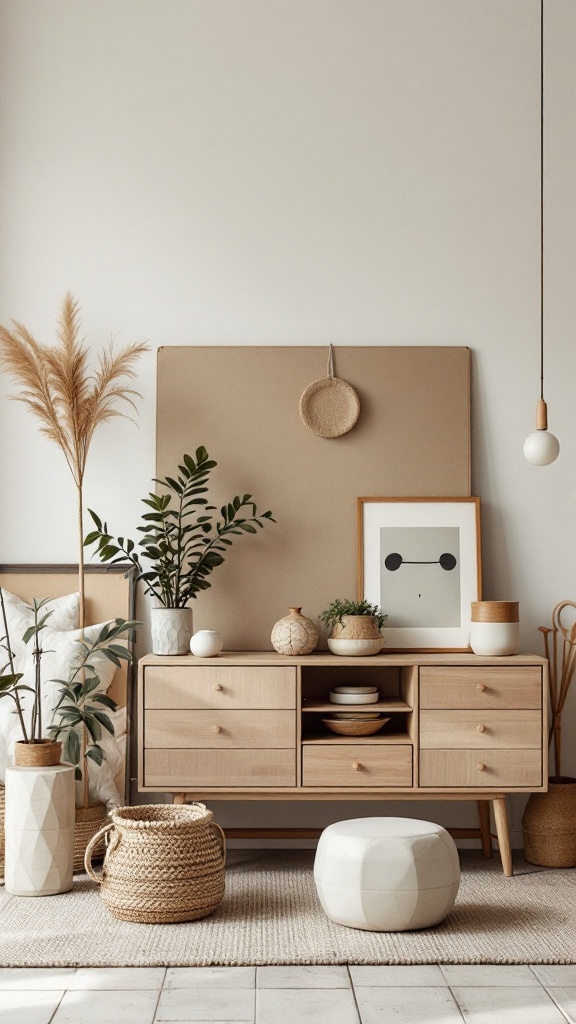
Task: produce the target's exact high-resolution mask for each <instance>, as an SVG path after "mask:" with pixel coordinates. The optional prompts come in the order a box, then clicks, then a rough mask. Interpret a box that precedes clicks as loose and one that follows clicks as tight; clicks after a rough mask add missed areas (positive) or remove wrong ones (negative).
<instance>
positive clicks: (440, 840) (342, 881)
mask: <svg viewBox="0 0 576 1024" xmlns="http://www.w3.org/2000/svg"><path fill="white" fill-rule="evenodd" d="M314 881H315V883H316V890H317V892H318V896H319V898H320V903H321V904H322V908H323V910H324V912H325V913H326V914H327V915H328V917H330V918H331V919H332V920H333V921H335V922H336V923H337V924H343V925H346V926H347V927H348V928H364V929H366V930H367V931H373V932H404V931H409V930H410V929H413V928H430V927H432V925H435V924H440V921H443V920H444V918H445V917H446V915H447V914H449V913H450V911H451V910H452V907H453V906H454V901H455V899H456V894H457V892H458V886H459V884H460V862H459V860H458V852H457V850H456V845H455V843H454V840H453V839H452V837H451V836H450V835H449V834H448V832H447V831H446V829H444V828H442V826H441V825H434V824H432V822H430V821H417V820H416V819H415V818H354V819H353V820H351V821H339V822H336V824H334V825H329V826H328V828H326V829H324V831H323V833H322V835H321V836H320V841H319V843H318V849H317V851H316V859H315V861H314Z"/></svg>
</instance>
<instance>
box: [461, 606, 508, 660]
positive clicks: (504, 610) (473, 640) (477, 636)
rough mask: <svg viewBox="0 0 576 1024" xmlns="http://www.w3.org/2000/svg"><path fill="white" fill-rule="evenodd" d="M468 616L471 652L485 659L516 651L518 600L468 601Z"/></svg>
mask: <svg viewBox="0 0 576 1024" xmlns="http://www.w3.org/2000/svg"><path fill="white" fill-rule="evenodd" d="M471 619H472V621H471V623H470V647H471V648H472V650H473V651H474V654H479V655H481V656H483V657H485V658H488V657H491V658H497V657H502V656H505V655H510V654H516V651H517V650H518V645H519V643H520V615H519V602H518V601H472V616H471Z"/></svg>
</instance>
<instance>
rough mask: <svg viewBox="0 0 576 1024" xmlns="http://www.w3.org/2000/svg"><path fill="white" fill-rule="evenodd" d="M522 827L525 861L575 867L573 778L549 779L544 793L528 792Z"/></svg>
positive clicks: (575, 796)
mask: <svg viewBox="0 0 576 1024" xmlns="http://www.w3.org/2000/svg"><path fill="white" fill-rule="evenodd" d="M522 827H523V829H524V856H525V858H526V860H527V861H528V863H529V864H539V865H540V866H542V867H547V868H574V867H576V779H571V778H564V779H561V780H558V781H556V780H555V779H550V780H549V783H548V792H547V793H532V794H531V796H530V799H529V801H528V803H527V804H526V810H525V811H524V817H523V818H522Z"/></svg>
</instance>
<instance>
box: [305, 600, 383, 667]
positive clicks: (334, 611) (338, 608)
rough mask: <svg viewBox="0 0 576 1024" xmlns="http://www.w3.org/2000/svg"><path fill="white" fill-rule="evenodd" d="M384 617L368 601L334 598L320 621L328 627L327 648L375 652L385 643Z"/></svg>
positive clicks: (354, 654)
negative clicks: (330, 630) (329, 631)
mask: <svg viewBox="0 0 576 1024" xmlns="http://www.w3.org/2000/svg"><path fill="white" fill-rule="evenodd" d="M386 619H387V616H386V615H384V613H383V612H382V609H381V608H378V606H377V605H372V604H369V603H368V601H341V600H340V599H339V598H336V600H335V601H332V603H331V604H329V605H328V607H327V608H325V609H324V611H323V612H321V613H320V620H321V621H322V622H323V623H324V625H325V626H328V627H331V628H332V632H331V633H330V636H329V637H328V647H329V648H330V650H331V651H332V653H333V654H340V655H344V656H347V657H362V656H365V655H370V654H378V651H380V650H381V649H382V647H383V646H384V638H383V637H382V634H381V632H380V630H381V629H382V626H383V625H384V623H385V621H386Z"/></svg>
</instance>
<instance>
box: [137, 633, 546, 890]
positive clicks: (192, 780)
mask: <svg viewBox="0 0 576 1024" xmlns="http://www.w3.org/2000/svg"><path fill="white" fill-rule="evenodd" d="M345 684H358V685H361V684H362V685H367V684H372V685H376V686H378V687H379V689H380V691H381V697H380V699H379V702H378V704H374V705H370V707H369V708H368V707H367V706H366V705H364V706H363V707H364V710H380V711H382V712H385V713H386V714H387V715H389V716H390V720H389V722H388V723H387V725H386V726H385V727H384V729H383V730H382V731H380V732H379V733H377V734H376V735H374V736H367V737H362V738H359V739H356V738H354V739H352V738H348V737H343V736H338V735H335V734H334V733H331V732H329V731H328V729H327V728H326V726H324V725H323V724H322V717H323V716H325V715H326V714H327V713H330V712H332V711H334V710H338V708H337V706H336V705H334V704H331V703H330V702H329V700H328V694H329V691H330V690H331V689H332V687H333V686H337V685H345ZM547 687H548V673H547V662H546V661H545V660H544V659H543V658H539V657H536V656H535V655H532V654H517V655H514V656H513V657H509V658H479V657H476V656H475V655H473V654H418V653H414V654H412V653H410V654H379V655H376V656H375V657H371V658H339V657H336V656H334V655H332V654H324V653H315V654H310V655H307V656H305V657H287V656H283V655H279V654H275V653H273V652H271V653H268V652H255V653H251V652H239V653H224V654H221V655H219V656H218V657H217V658H195V657H194V656H193V655H185V656H182V657H173V658H163V657H158V656H156V655H147V656H146V657H144V658H142V659H141V661H140V663H139V686H138V728H139V737H138V788H139V791H140V792H143V793H150V792H154V793H172V794H173V795H174V801H175V802H179V803H181V802H183V801H184V800H185V799H186V797H189V798H190V799H210V800H211V801H213V800H216V799H220V800H224V799H225V800H318V799H322V800H344V799H346V800H349V799H354V800H375V799H376V800H411V799H418V800H422V799H426V798H427V799H430V800H475V801H478V809H479V815H480V827H479V828H478V829H459V830H458V829H456V830H452V831H453V834H455V835H457V836H460V837H462V836H465V837H469V836H475V837H476V836H477V837H478V838H480V839H481V840H482V847H483V850H484V853H485V855H486V856H490V855H491V850H492V836H491V833H490V802H491V803H492V805H493V809H494V820H495V824H496V834H497V838H498V843H499V847H500V854H501V858H502V865H503V868H504V872H505V874H508V875H509V874H511V873H512V863H511V853H510V839H509V831H508V821H507V814H506V801H505V797H506V794H507V793H523V792H536V791H543V790H545V789H546V788H547V780H548V764H547V754H548V721H547V719H548V689H547ZM350 709H351V708H350V706H347V708H346V710H350ZM353 709H354V708H352V710H353ZM340 710H343V709H342V708H340ZM359 710H361V709H360V708H359ZM288 831H291V830H288ZM254 834H255V833H254ZM266 834H267V835H272V834H284V835H286V834H287V831H286V830H279V831H276V830H269V831H266ZM294 834H298V835H304V834H308V833H307V832H306V830H304V832H302V831H298V830H294Z"/></svg>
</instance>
